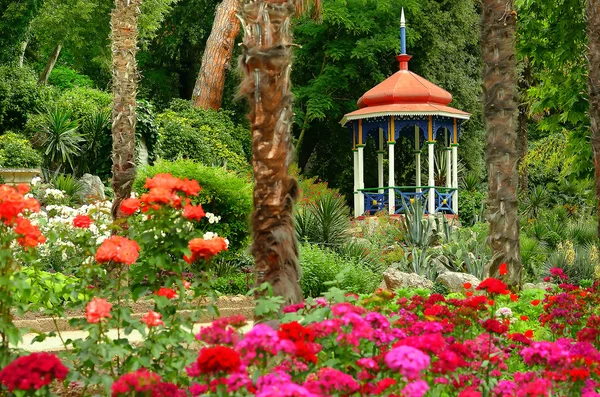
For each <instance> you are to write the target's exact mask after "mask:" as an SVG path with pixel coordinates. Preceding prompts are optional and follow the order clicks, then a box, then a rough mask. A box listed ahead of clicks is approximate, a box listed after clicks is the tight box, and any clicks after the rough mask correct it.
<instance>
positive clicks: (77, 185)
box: [52, 174, 84, 205]
mask: <svg viewBox="0 0 600 397" xmlns="http://www.w3.org/2000/svg"><path fill="white" fill-rule="evenodd" d="M52 185H53V186H54V188H55V189H58V190H62V191H63V192H65V196H66V197H67V198H68V203H67V204H69V205H73V204H77V203H79V202H81V193H82V192H83V189H84V186H83V184H82V183H81V182H79V181H78V180H77V178H75V177H74V176H73V175H69V174H57V175H55V176H54V178H52Z"/></svg>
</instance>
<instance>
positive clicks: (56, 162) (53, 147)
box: [40, 107, 84, 169]
mask: <svg viewBox="0 0 600 397" xmlns="http://www.w3.org/2000/svg"><path fill="white" fill-rule="evenodd" d="M42 116H43V117H42V124H41V128H42V131H41V132H42V134H41V135H42V137H41V142H40V145H41V146H42V150H43V153H44V156H45V161H46V163H47V164H46V165H47V166H50V167H56V168H58V169H60V168H61V167H62V166H64V165H66V164H68V165H69V166H70V167H71V169H73V168H74V166H73V160H74V158H75V156H77V155H78V154H79V153H81V144H82V143H83V142H84V138H83V137H82V136H81V135H80V134H79V133H78V131H77V130H78V128H79V124H78V122H77V121H75V120H72V119H71V112H69V111H68V110H65V109H61V108H58V107H53V108H47V109H46V110H45V112H43V113H42Z"/></svg>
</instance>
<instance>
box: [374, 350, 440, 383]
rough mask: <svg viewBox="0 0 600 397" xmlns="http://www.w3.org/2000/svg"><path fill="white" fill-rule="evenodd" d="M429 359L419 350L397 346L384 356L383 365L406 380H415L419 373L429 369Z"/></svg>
mask: <svg viewBox="0 0 600 397" xmlns="http://www.w3.org/2000/svg"><path fill="white" fill-rule="evenodd" d="M430 362H431V359H430V358H429V356H428V355H427V354H425V353H423V352H422V351H421V350H419V349H415V348H414V347H410V346H398V347H396V348H394V349H392V350H390V351H389V352H388V353H387V354H386V355H385V363H386V364H387V366H388V367H389V368H390V369H392V370H394V371H399V372H400V373H401V374H402V375H404V376H405V377H406V379H409V380H413V379H417V378H418V377H419V376H420V375H421V371H423V370H424V369H425V368H427V367H429V363H430Z"/></svg>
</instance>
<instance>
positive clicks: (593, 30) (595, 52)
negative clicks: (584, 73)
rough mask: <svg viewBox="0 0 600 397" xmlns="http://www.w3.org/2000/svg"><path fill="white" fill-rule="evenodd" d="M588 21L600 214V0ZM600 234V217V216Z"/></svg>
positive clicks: (592, 0) (594, 0) (590, 7)
mask: <svg viewBox="0 0 600 397" xmlns="http://www.w3.org/2000/svg"><path fill="white" fill-rule="evenodd" d="M586 18H587V23H588V48H589V56H588V57H589V76H588V85H589V90H590V124H591V130H592V150H593V153H594V167H595V172H594V179H595V181H596V196H597V197H598V214H599V215H600V0H588V2H587V8H586ZM598 236H600V218H598Z"/></svg>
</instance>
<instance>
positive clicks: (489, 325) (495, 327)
mask: <svg viewBox="0 0 600 397" xmlns="http://www.w3.org/2000/svg"><path fill="white" fill-rule="evenodd" d="M481 325H482V327H483V329H485V330H486V331H487V332H489V333H494V334H503V333H505V332H507V331H508V326H507V325H505V324H502V323H501V322H500V321H498V320H495V319H492V318H489V319H487V320H485V321H484V322H483V324H481Z"/></svg>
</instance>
